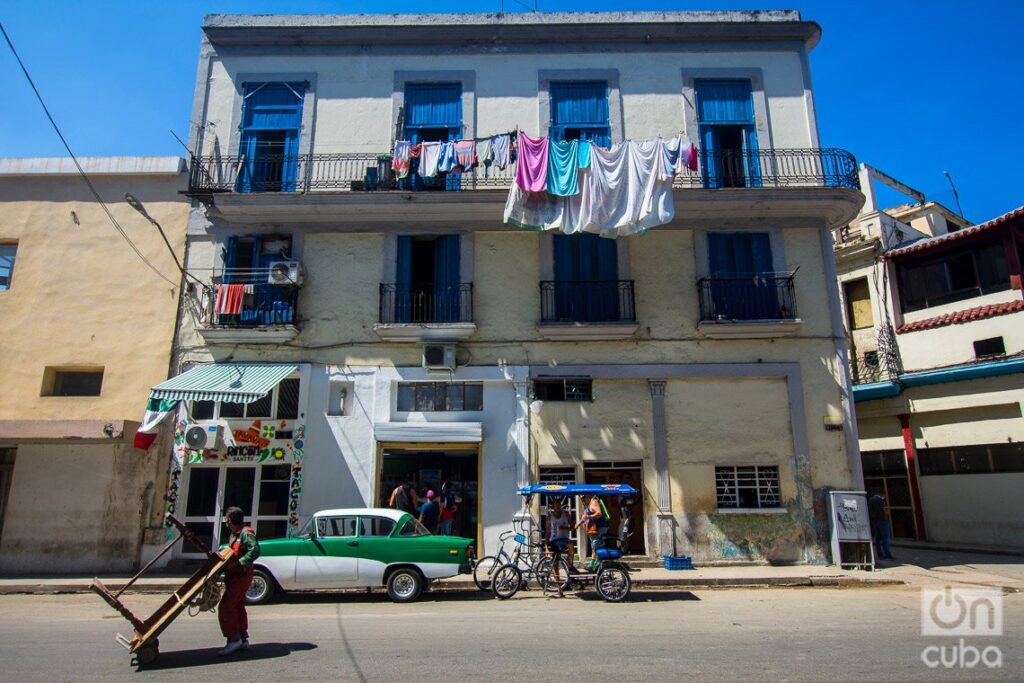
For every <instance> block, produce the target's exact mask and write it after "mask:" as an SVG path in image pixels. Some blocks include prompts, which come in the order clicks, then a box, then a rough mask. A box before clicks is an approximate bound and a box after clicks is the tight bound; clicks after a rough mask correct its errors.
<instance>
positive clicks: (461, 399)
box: [398, 382, 484, 413]
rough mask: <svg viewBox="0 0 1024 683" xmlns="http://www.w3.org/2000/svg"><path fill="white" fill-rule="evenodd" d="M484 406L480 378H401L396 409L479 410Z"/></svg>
mask: <svg viewBox="0 0 1024 683" xmlns="http://www.w3.org/2000/svg"><path fill="white" fill-rule="evenodd" d="M483 409H484V385H483V384H482V383H480V382H400V383H399V384H398V410H399V412H418V413H431V412H447V411H479V410H483Z"/></svg>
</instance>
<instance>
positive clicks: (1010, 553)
mask: <svg viewBox="0 0 1024 683" xmlns="http://www.w3.org/2000/svg"><path fill="white" fill-rule="evenodd" d="M892 547H893V548H906V549H907V550H926V551H927V550H937V551H941V552H944V553H961V554H966V555H997V556H1000V557H1024V549H1021V550H1018V549H1016V548H985V549H981V548H972V547H966V548H965V547H964V546H958V545H945V544H937V545H931V544H929V545H918V544H916V543H898V542H895V541H894V542H893V543H892Z"/></svg>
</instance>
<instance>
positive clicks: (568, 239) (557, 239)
mask: <svg viewBox="0 0 1024 683" xmlns="http://www.w3.org/2000/svg"><path fill="white" fill-rule="evenodd" d="M572 247H573V243H572V236H570V235H562V234H558V235H555V236H554V252H555V279H556V280H559V281H563V282H564V281H567V280H575V279H577V274H576V273H575V268H573V258H572V257H573V248H572Z"/></svg>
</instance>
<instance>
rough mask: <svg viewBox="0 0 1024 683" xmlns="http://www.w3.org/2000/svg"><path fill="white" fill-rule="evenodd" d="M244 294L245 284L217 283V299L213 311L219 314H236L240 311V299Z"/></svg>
mask: <svg viewBox="0 0 1024 683" xmlns="http://www.w3.org/2000/svg"><path fill="white" fill-rule="evenodd" d="M244 296H245V285H236V284H220V285H217V301H216V303H215V304H214V307H213V312H214V313H217V314H219V315H238V314H239V313H241V312H242V299H243V297H244Z"/></svg>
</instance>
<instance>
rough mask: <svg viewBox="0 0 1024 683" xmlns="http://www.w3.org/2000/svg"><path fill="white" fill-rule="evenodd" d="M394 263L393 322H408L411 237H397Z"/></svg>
mask: <svg viewBox="0 0 1024 683" xmlns="http://www.w3.org/2000/svg"><path fill="white" fill-rule="evenodd" d="M397 251H398V257H397V259H396V262H395V295H394V297H395V298H394V303H393V304H392V305H393V306H394V316H395V317H394V320H395V322H399V323H407V322H409V314H410V308H411V302H412V286H411V285H412V237H410V236H409V235H399V236H398V244H397Z"/></svg>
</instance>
